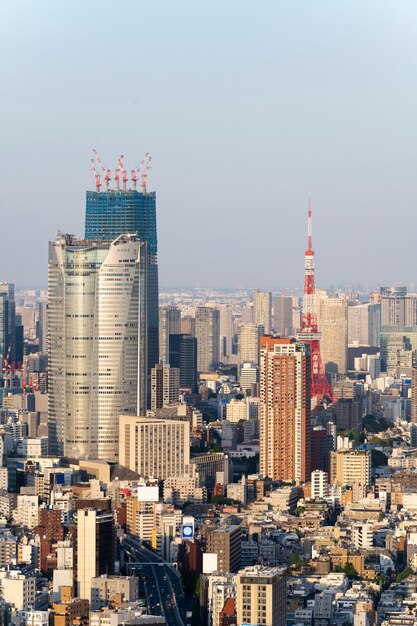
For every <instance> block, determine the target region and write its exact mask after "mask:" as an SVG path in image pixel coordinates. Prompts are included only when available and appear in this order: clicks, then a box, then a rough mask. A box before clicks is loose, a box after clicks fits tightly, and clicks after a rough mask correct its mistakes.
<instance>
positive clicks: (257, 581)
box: [236, 565, 287, 626]
mask: <svg viewBox="0 0 417 626" xmlns="http://www.w3.org/2000/svg"><path fill="white" fill-rule="evenodd" d="M236 610H237V624H238V626H242V625H243V624H262V625H263V626H286V624H287V580H286V569H285V568H277V567H263V566H261V565H254V566H252V567H247V568H245V569H243V570H241V571H240V572H238V575H237V597H236Z"/></svg>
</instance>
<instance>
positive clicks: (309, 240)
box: [307, 198, 313, 252]
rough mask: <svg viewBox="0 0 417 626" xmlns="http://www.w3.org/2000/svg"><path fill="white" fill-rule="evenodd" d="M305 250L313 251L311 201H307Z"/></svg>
mask: <svg viewBox="0 0 417 626" xmlns="http://www.w3.org/2000/svg"><path fill="white" fill-rule="evenodd" d="M307 234H308V236H307V250H310V251H311V252H312V251H313V220H312V215H311V199H310V198H309V199H308V227H307Z"/></svg>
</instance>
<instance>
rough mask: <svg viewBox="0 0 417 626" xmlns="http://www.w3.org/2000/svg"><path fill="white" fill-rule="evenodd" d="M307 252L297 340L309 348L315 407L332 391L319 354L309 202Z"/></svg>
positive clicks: (327, 398) (331, 398)
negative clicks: (299, 328)
mask: <svg viewBox="0 0 417 626" xmlns="http://www.w3.org/2000/svg"><path fill="white" fill-rule="evenodd" d="M307 220H308V228H307V250H306V252H305V255H304V297H303V315H302V318H301V331H300V333H299V334H298V339H299V340H300V341H302V342H304V343H308V344H309V346H310V357H311V398H312V400H313V401H314V402H315V404H316V406H320V404H321V403H322V402H323V399H324V400H325V401H326V400H327V401H330V402H334V401H335V398H334V394H333V390H332V388H331V386H330V384H329V381H328V380H327V378H326V374H325V371H324V367H323V363H322V360H321V354H320V333H319V328H318V323H317V303H316V285H315V280H314V251H313V238H312V237H313V234H312V216H311V200H310V199H309V201H308V217H307Z"/></svg>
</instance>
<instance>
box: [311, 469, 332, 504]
mask: <svg viewBox="0 0 417 626" xmlns="http://www.w3.org/2000/svg"><path fill="white" fill-rule="evenodd" d="M328 495H329V482H328V479H327V473H326V472H323V471H322V470H314V472H311V497H312V498H314V499H315V500H318V499H323V498H326V497H327V496H328Z"/></svg>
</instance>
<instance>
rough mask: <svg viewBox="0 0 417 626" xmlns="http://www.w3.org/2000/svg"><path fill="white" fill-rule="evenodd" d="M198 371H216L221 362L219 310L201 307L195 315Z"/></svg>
mask: <svg viewBox="0 0 417 626" xmlns="http://www.w3.org/2000/svg"><path fill="white" fill-rule="evenodd" d="M195 336H196V339H197V370H198V371H199V372H209V371H212V370H216V369H217V368H218V366H219V360H220V313H219V311H218V309H216V308H214V307H209V306H205V307H204V306H200V307H198V308H197V311H196V315H195Z"/></svg>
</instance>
